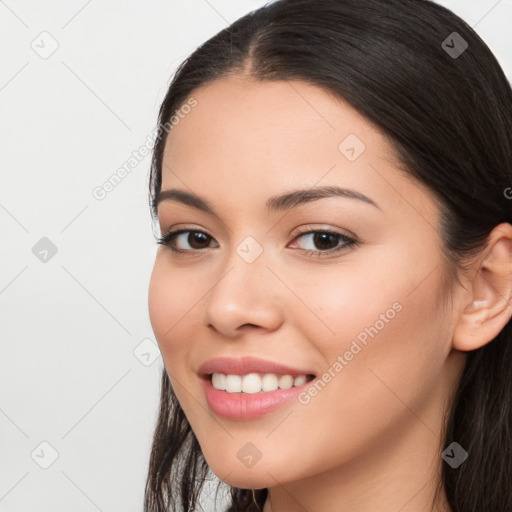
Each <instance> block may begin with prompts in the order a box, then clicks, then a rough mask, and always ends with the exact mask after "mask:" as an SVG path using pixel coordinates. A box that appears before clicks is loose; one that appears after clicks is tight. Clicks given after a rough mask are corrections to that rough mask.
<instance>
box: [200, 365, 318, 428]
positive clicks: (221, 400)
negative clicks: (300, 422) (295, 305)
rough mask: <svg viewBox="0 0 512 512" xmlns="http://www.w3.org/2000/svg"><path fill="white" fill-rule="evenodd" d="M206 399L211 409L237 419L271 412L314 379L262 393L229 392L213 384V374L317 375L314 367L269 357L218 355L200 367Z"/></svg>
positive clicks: (218, 413) (295, 395) (219, 414)
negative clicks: (289, 363)
mask: <svg viewBox="0 0 512 512" xmlns="http://www.w3.org/2000/svg"><path fill="white" fill-rule="evenodd" d="M198 373H199V376H200V377H201V384H202V386H203V389H204V392H205V395H206V401H207V402H208V405H209V407H210V409H211V410H212V411H213V412H214V413H215V414H217V415H218V416H222V417H224V418H228V419H233V420H251V419H254V418H258V417H260V416H263V415H264V414H268V413H271V412H273V411H275V410H277V409H279V408H280V407H282V406H283V405H285V404H287V403H289V402H291V401H292V400H293V399H294V398H296V397H297V395H298V394H299V393H301V392H302V391H304V389H305V388H306V386H308V385H309V384H311V382H313V381H312V380H311V381H308V382H306V383H305V384H303V385H302V386H296V387H295V386H294V387H291V388H289V389H276V390H275V391H267V392H260V393H228V392H227V391H222V390H220V389H215V388H214V387H213V386H212V383H211V379H210V375H211V374H212V373H224V374H230V375H245V374H247V373H275V374H276V375H291V376H292V377H296V376H298V375H314V373H313V372H311V371H310V370H301V369H298V368H292V367H290V366H286V365H282V364H279V363H274V362H272V361H265V360H264V359H258V358H254V357H243V358H240V359H232V358H227V357H218V358H215V359H210V360H209V361H206V362H205V363H203V364H202V365H201V366H200V368H199V370H198Z"/></svg>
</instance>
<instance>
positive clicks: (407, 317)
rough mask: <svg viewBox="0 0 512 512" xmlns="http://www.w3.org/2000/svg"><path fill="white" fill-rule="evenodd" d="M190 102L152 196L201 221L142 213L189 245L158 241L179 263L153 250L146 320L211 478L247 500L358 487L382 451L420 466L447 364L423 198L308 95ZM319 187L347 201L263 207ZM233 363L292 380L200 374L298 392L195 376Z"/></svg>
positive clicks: (443, 392) (372, 142) (434, 427)
mask: <svg viewBox="0 0 512 512" xmlns="http://www.w3.org/2000/svg"><path fill="white" fill-rule="evenodd" d="M192 96H193V98H195V100H196V102H197V103H194V106H193V107H192V108H187V109H186V110H184V112H188V113H186V115H183V117H182V118H180V120H179V123H178V124H177V125H175V126H174V128H173V129H172V130H171V132H170V134H169V136H168V140H167V144H166V147H165V153H164V164H163V169H162V191H168V190H170V189H176V190H179V191H182V192H183V194H194V195H195V196H198V197H200V198H201V200H202V201H204V202H206V203H208V205H210V207H211V208H212V209H213V211H214V212H215V213H211V212H207V211H203V210H201V209H199V208H197V207H194V206H193V205H192V204H191V202H190V201H189V204H186V202H183V201H179V200H178V199H176V196H175V198H174V199H165V200H162V201H161V202H160V203H159V205H158V218H159V224H160V228H161V231H162V233H165V232H167V231H169V230H171V229H172V230H181V229H187V230H190V231H192V233H190V232H187V233H185V234H180V235H178V236H177V237H176V238H175V239H174V241H173V242H171V245H172V246H174V247H176V248H178V249H182V250H184V251H188V252H183V253H174V252H173V251H172V250H171V247H170V246H164V245H161V246H159V249H158V253H157V256H156V261H155V265H154V269H153V273H152V276H151V282H150V287H149V313H150V319H151V324H152V327H153V329H154V333H155V336H156V338H157V341H158V344H159V346H160V349H161V352H162V355H163V359H164V362H165V367H166V370H167V372H168V375H169V378H170V380H171V383H172V386H173V388H174V391H175V393H176V395H177V397H178V399H179V402H180V404H181V406H182V408H183V410H184V412H185V414H186V416H187V419H188V421H189V422H190V425H191V427H192V429H193V431H194V433H195V435H196V437H197V439H198V441H199V443H200V445H201V448H202V451H203V453H204V455H205V458H206V460H207V462H208V464H209V465H210V467H211V469H212V470H213V471H214V473H215V474H216V475H217V476H219V477H220V478H222V479H224V480H225V481H226V482H227V483H230V484H231V485H235V486H238V487H244V488H260V487H272V486H276V485H277V483H280V484H282V483H287V482H293V481H298V480H302V479H305V478H309V477H314V476H315V475H319V474H321V473H325V472H326V471H330V470H332V471H343V470H344V469H347V470H348V469H349V468H351V470H352V471H353V472H352V473H347V475H348V474H350V478H352V477H354V476H355V473H356V472H357V471H365V472H366V474H368V475H369V474H370V473H371V472H372V471H373V469H375V470H376V468H377V467H378V466H379V464H380V463H379V464H378V463H377V462H376V460H377V459H376V457H377V458H378V460H383V459H382V458H383V456H384V455H385V448H383V449H380V448H382V447H386V446H387V447H389V446H393V447H394V448H393V450H395V453H402V452H400V450H399V449H398V447H399V446H402V447H403V453H402V454H403V455H404V457H405V453H406V448H407V449H409V450H410V449H411V447H413V446H414V447H415V455H418V454H419V453H420V452H422V450H424V449H426V448H424V447H425V446H428V447H429V449H430V451H432V449H433V448H432V447H434V446H435V447H437V445H438V444H439V443H440V441H439V439H440V438H439V433H440V429H441V425H442V421H443V416H442V414H443V411H444V409H443V406H444V404H445V400H446V399H447V397H448V396H449V392H450V391H451V389H452V387H453V385H454V383H455V381H456V378H458V370H460V368H461V366H460V363H461V359H460V357H459V356H457V355H456V354H455V355H454V352H453V351H452V347H451V333H452V331H453V327H454V319H455V317H454V307H455V306H454V304H455V305H456V302H454V303H451V302H450V301H449V300H448V301H447V302H446V304H450V307H443V306H445V302H444V301H445V300H446V299H447V294H448V293H450V291H449V288H450V287H449V286H448V287H447V286H443V273H444V272H445V270H444V269H445V263H444V260H443V259H442V256H441V240H440V238H439V234H438V221H439V217H438V215H439V211H438V208H437V207H436V205H435V202H434V200H433V198H432V196H431V194H430V193H429V191H428V190H426V189H425V188H424V187H422V186H420V185H418V184H417V183H416V182H414V181H413V180H411V179H407V177H406V176H405V175H404V174H403V173H402V172H400V171H399V170H398V169H397V167H396V163H395V162H394V161H393V153H392V150H391V147H390V146H389V145H388V143H387V141H386V139H385V138H384V137H383V136H382V135H381V134H380V133H379V132H378V131H377V130H376V129H375V128H374V127H373V126H372V125H371V124H370V123H369V122H368V121H366V120H365V119H364V118H362V117H361V116H360V115H359V114H358V113H357V112H356V111H354V110H353V109H352V108H350V107H349V106H348V105H347V104H345V103H344V102H342V101H340V100H337V99H335V98H334V97H333V96H331V95H329V94H328V93H326V92H325V91H323V90H322V89H320V88H317V87H316V86H313V85H310V84H307V83H305V82H300V81H291V82H286V81H276V82H256V81H253V80H249V79H243V78H241V77H236V78H235V77H233V78H230V79H223V80H217V81H215V82H213V83H211V84H209V85H207V86H206V87H203V88H201V89H199V90H197V91H195V92H194V93H193V95H192ZM324 187H339V188H343V189H350V190H351V191H353V192H352V195H353V197H348V196H345V197H343V196H342V195H332V196H329V197H324V198H320V199H318V198H317V199H314V200H308V201H297V202H295V201H294V200H293V197H292V198H289V199H288V200H283V201H277V200H274V201H273V202H272V203H270V206H272V207H271V208H268V207H267V203H268V201H269V199H270V198H273V197H275V196H281V195H287V194H290V193H292V192H296V191H304V193H308V192H312V191H316V190H319V189H321V188H324ZM357 194H362V195H364V196H366V197H367V198H368V200H363V199H361V198H357V197H356V195H357ZM182 197H183V196H182ZM297 197H301V196H297ZM372 203H373V204H372ZM196 206H197V203H196ZM196 231H199V232H200V233H194V232H196ZM312 232H313V233H312ZM329 232H334V233H335V234H334V235H329ZM201 233H205V234H206V235H201ZM336 233H339V234H341V235H344V236H346V237H349V238H351V239H353V240H355V242H356V243H355V244H353V245H351V244H350V243H347V241H346V239H344V238H343V237H340V236H339V235H337V234H336ZM194 235H195V236H194ZM336 249H339V250H336ZM448 283H449V282H448ZM458 354H459V355H460V354H461V353H460V352H459V353H458ZM246 357H252V358H258V359H262V360H264V361H265V362H267V363H276V364H280V365H286V366H287V367H291V368H292V369H294V370H295V371H292V370H280V369H277V370H276V369H271V368H267V367H266V366H265V364H263V366H255V367H236V366H230V367H227V366H222V364H221V367H220V368H216V369H217V373H222V371H220V370H222V368H225V372H224V373H227V374H233V375H234V374H237V375H240V376H242V377H239V379H240V378H243V375H245V374H250V373H258V374H261V376H263V375H264V374H266V373H274V374H276V377H273V376H270V377H266V378H265V379H263V381H260V380H258V378H255V377H253V376H251V377H248V378H247V379H245V383H246V384H251V383H255V385H256V386H258V385H259V384H261V382H263V383H265V382H266V383H267V384H268V385H269V386H272V384H274V385H275V382H276V380H277V379H280V381H281V383H282V385H283V388H286V387H287V385H289V384H286V381H287V380H288V381H289V380H290V379H288V378H283V379H281V377H282V375H284V374H286V373H289V374H290V375H292V377H296V376H297V375H299V374H308V375H309V374H312V375H314V376H315V379H314V380H312V381H308V382H306V383H305V384H303V385H301V386H298V387H297V388H296V389H295V388H294V389H292V392H290V390H288V391H279V390H278V391H260V392H258V393H256V392H248V393H239V392H238V393H236V394H235V393H228V391H222V390H213V389H212V387H211V384H210V382H209V380H207V379H204V378H203V376H202V373H203V371H202V370H203V368H202V365H203V364H205V363H206V362H208V361H209V360H211V359H213V358H232V359H235V360H238V359H241V358H246ZM456 357H457V358H458V359H455V358H456ZM208 373H209V372H208ZM233 375H232V376H231V377H228V378H227V380H228V381H229V389H233V390H235V391H236V385H237V377H233ZM261 376H260V377H261ZM222 380H223V378H222V377H219V381H221V384H220V385H221V386H222ZM300 380H301V379H300V378H299V379H298V380H297V383H298V384H300ZM277 382H278V383H279V380H277ZM230 386H234V387H233V388H231V387H230ZM205 389H207V390H208V391H207V392H205ZM245 389H248V390H250V389H252V388H245ZM256 389H258V388H256ZM252 391H254V389H252ZM207 396H208V397H209V398H208V399H207ZM269 404H270V405H269ZM267 406H268V409H265V407H267ZM418 443H419V444H418ZM383 450H384V451H383ZM408 453H409V455H410V451H409V452H408ZM436 457H438V458H439V452H438V451H436ZM420 460H421V457H420ZM437 460H438V459H437V458H436V459H435V461H433V463H436V462H437ZM439 460H440V458H439ZM356 461H357V465H356ZM362 461H365V463H362ZM370 461H373V462H372V464H370ZM421 464H423V465H424V460H422V461H421Z"/></svg>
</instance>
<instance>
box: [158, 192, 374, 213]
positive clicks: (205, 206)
mask: <svg viewBox="0 0 512 512" xmlns="http://www.w3.org/2000/svg"><path fill="white" fill-rule="evenodd" d="M329 197H343V198H347V199H357V200H359V201H363V202H365V203H367V204H370V205H372V206H374V207H375V208H378V209H379V210H381V208H380V206H379V205H378V204H377V203H376V202H375V201H374V200H373V199H370V198H369V197H367V196H365V195H364V194H362V193H361V192H358V191H356V190H352V189H350V188H342V187H336V186H325V187H317V188H311V189H306V190H294V191H292V192H287V193H286V194H282V195H278V196H273V197H271V198H269V199H268V200H267V202H266V204H265V206H266V208H267V210H268V211H269V212H281V211H284V210H291V209H292V208H296V207H297V206H300V205H302V204H304V203H308V202H310V201H316V200H318V199H325V198H329ZM163 201H176V202H178V203H182V204H185V205H187V206H191V207H192V208H195V209H197V210H200V211H202V212H205V213H209V214H212V215H215V216H217V217H218V215H217V213H216V212H215V209H214V208H213V207H212V206H211V205H210V204H209V203H208V202H207V201H205V200H204V199H202V198H201V197H199V196H197V195H195V194H192V193H190V192H186V191H184V190H179V189H176V188H172V189H169V190H162V191H160V192H158V194H157V195H156V198H155V201H154V205H155V209H156V208H158V205H159V204H160V203H161V202H163Z"/></svg>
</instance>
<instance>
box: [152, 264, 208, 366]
mask: <svg viewBox="0 0 512 512" xmlns="http://www.w3.org/2000/svg"><path fill="white" fill-rule="evenodd" d="M163 256H164V255H162V256H161V257H160V259H159V257H157V260H156V261H155V266H154V267H153V271H152V273H151V279H150V282H149V288H148V310H149V318H150V322H151V327H152V328H153V332H154V334H155V337H156V340H157V342H158V345H159V347H160V351H161V352H162V356H163V358H164V362H165V364H166V367H167V368H168V369H170V367H169V363H170V362H171V360H172V361H174V360H180V358H181V357H182V356H184V355H185V353H186V349H187V347H189V346H190V345H191V344H190V343H186V341H187V340H188V339H189V337H190V333H189V331H190V329H191V325H195V323H196V320H197V318H196V317H197V314H198V311H199V308H198V306H199V304H197V302H198V301H199V300H200V297H201V295H200V294H199V295H198V290H197V287H194V286H190V276H189V277H188V283H187V278H186V274H185V273H184V272H179V270H178V271H177V270H172V269H169V268H167V265H166V264H165V261H164V260H163ZM194 305H196V307H194ZM171 354H172V359H171V357H170V356H171ZM182 364H183V362H182V361H180V364H179V365H178V364H175V365H174V366H176V367H179V366H182Z"/></svg>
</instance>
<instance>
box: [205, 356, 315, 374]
mask: <svg viewBox="0 0 512 512" xmlns="http://www.w3.org/2000/svg"><path fill="white" fill-rule="evenodd" d="M198 373H199V375H200V376H202V377H206V376H208V375H209V374H211V373H224V374H229V375H246V374H247V373H275V374H277V375H291V376H292V377H296V376H297V375H314V373H313V372H311V371H309V370H301V369H298V368H292V367H291V366H286V365H284V364H280V363H274V362H273V361H267V360H265V359H258V358H255V357H242V358H238V359H234V358H230V357H216V358H214V359H209V360H208V361H206V362H204V363H203V364H202V365H201V366H200V367H199V370H198Z"/></svg>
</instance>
